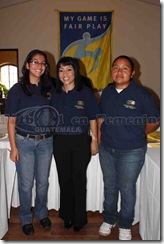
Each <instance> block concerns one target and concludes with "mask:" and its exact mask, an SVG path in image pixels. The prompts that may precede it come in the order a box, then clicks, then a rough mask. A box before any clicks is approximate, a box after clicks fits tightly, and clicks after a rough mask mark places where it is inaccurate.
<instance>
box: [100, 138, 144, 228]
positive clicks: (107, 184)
mask: <svg viewBox="0 0 164 244" xmlns="http://www.w3.org/2000/svg"><path fill="white" fill-rule="evenodd" d="M146 149H147V147H146V146H145V147H142V148H138V149H133V150H116V149H112V148H105V147H104V146H103V145H102V143H101V144H100V149H99V157H100V164H101V169H102V172H103V181H104V205H103V206H104V210H103V218H104V222H106V223H108V224H112V225H113V224H115V223H116V222H117V220H118V225H119V228H124V229H130V228H131V227H132V223H133V220H134V207H135V203H136V182H137V178H138V176H139V174H140V171H141V169H142V166H143V164H144V161H145V153H146ZM119 192H120V196H121V208H120V212H119V213H118V210H117V203H118V194H119Z"/></svg>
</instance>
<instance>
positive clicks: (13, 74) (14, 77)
mask: <svg viewBox="0 0 164 244" xmlns="http://www.w3.org/2000/svg"><path fill="white" fill-rule="evenodd" d="M17 82H18V71H17V67H16V66H15V65H3V66H1V67H0V83H1V84H2V85H5V86H6V88H7V89H10V88H11V87H12V86H13V85H14V84H15V83H17Z"/></svg>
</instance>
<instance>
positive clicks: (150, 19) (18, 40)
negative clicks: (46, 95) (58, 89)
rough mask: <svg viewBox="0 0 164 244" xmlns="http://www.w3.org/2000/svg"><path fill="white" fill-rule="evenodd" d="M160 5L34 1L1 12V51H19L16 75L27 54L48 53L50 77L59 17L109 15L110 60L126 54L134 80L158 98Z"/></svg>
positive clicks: (122, 0)
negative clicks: (132, 64)
mask: <svg viewBox="0 0 164 244" xmlns="http://www.w3.org/2000/svg"><path fill="white" fill-rule="evenodd" d="M160 8H161V7H160V5H155V4H150V3H147V2H142V1H136V0H101V1H100V0H89V1H88V0H83V1H81V0H33V1H29V2H25V3H22V4H18V5H13V6H11V7H7V8H2V9H0V48H18V49H19V73H20V75H21V67H22V64H23V62H24V59H25V57H26V55H27V54H28V52H30V51H31V50H32V49H35V48H38V49H42V50H44V51H46V52H48V54H49V55H48V57H49V61H50V64H51V75H52V76H55V64H56V62H57V61H58V40H59V38H58V21H59V19H58V13H57V10H61V11H111V10H114V20H113V47H112V50H113V52H112V53H113V55H112V56H113V59H114V58H115V57H116V56H118V55H120V54H126V55H129V56H131V57H133V58H134V59H135V60H136V68H137V69H139V70H138V72H137V74H139V73H140V76H139V75H138V76H137V77H136V79H137V80H139V81H140V82H141V83H142V84H143V85H144V86H146V87H149V88H150V89H152V90H153V91H154V92H155V93H156V94H157V95H158V96H160V10H161V9H160Z"/></svg>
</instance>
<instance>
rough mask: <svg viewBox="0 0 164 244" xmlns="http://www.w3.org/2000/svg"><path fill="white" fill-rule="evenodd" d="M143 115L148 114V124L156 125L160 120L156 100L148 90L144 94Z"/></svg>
mask: <svg viewBox="0 0 164 244" xmlns="http://www.w3.org/2000/svg"><path fill="white" fill-rule="evenodd" d="M143 114H146V116H147V122H148V123H155V122H157V121H159V120H160V114H159V111H158V108H157V105H156V103H155V100H154V98H153V96H152V95H151V94H150V92H148V91H147V90H146V91H145V94H144V103H143Z"/></svg>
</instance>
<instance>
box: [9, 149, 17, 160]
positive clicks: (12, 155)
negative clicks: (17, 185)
mask: <svg viewBox="0 0 164 244" xmlns="http://www.w3.org/2000/svg"><path fill="white" fill-rule="evenodd" d="M10 159H11V160H12V161H13V162H15V163H16V162H17V161H18V160H19V152H18V149H17V148H13V149H11V151H10Z"/></svg>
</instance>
